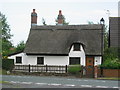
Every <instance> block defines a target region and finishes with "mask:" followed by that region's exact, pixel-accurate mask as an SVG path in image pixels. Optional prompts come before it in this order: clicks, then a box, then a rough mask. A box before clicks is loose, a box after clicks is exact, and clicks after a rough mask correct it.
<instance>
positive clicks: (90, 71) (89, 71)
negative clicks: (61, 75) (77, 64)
mask: <svg viewBox="0 0 120 90" xmlns="http://www.w3.org/2000/svg"><path fill="white" fill-rule="evenodd" d="M85 67H86V76H87V77H94V57H86V66H85Z"/></svg>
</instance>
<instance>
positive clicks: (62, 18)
mask: <svg viewBox="0 0 120 90" xmlns="http://www.w3.org/2000/svg"><path fill="white" fill-rule="evenodd" d="M63 20H64V16H63V15H62V11H61V10H59V14H58V17H57V25H63Z"/></svg>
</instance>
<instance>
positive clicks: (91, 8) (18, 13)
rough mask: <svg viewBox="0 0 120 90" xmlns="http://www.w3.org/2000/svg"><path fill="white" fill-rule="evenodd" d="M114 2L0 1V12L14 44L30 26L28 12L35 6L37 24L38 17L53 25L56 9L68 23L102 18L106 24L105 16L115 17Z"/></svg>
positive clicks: (29, 13) (116, 13)
mask: <svg viewBox="0 0 120 90" xmlns="http://www.w3.org/2000/svg"><path fill="white" fill-rule="evenodd" d="M118 1H120V0H0V11H1V12H2V13H3V14H5V16H6V17H7V22H8V24H9V25H10V29H11V34H13V37H12V39H11V41H12V43H13V44H14V45H17V44H18V43H19V42H20V41H25V42H26V40H27V38H28V35H29V31H30V28H31V12H32V10H33V9H36V12H37V15H38V23H37V24H38V25H43V24H42V18H44V19H45V21H46V24H47V25H55V24H56V22H55V19H56V18H57V15H58V12H59V10H62V14H63V15H64V16H65V18H66V21H67V22H69V25H80V24H88V21H92V22H94V23H95V24H97V23H98V22H100V19H101V18H104V20H105V24H106V25H109V24H108V22H109V19H108V18H109V17H117V16H118Z"/></svg>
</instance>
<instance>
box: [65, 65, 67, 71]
mask: <svg viewBox="0 0 120 90" xmlns="http://www.w3.org/2000/svg"><path fill="white" fill-rule="evenodd" d="M65 72H66V73H67V65H66V66H65Z"/></svg>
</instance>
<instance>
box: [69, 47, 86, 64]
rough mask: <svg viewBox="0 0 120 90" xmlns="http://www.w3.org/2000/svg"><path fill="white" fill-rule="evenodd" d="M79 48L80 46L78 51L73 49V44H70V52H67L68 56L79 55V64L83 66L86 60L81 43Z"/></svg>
mask: <svg viewBox="0 0 120 90" xmlns="http://www.w3.org/2000/svg"><path fill="white" fill-rule="evenodd" d="M80 48H81V50H80V51H74V50H73V46H72V48H71V50H70V53H69V57H80V58H81V62H80V64H81V65H83V66H85V61H86V59H85V52H84V49H83V47H82V45H80Z"/></svg>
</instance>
